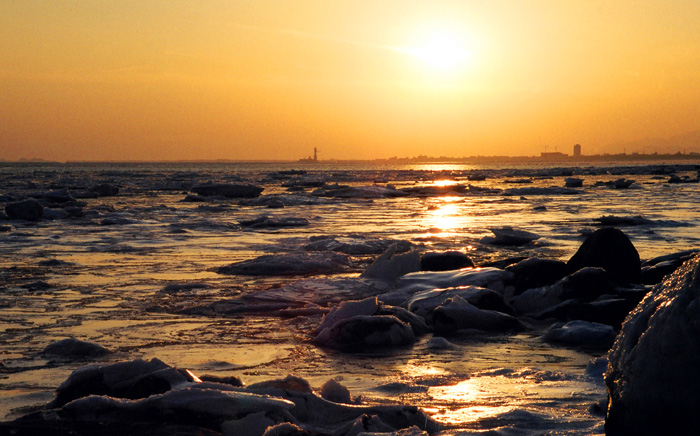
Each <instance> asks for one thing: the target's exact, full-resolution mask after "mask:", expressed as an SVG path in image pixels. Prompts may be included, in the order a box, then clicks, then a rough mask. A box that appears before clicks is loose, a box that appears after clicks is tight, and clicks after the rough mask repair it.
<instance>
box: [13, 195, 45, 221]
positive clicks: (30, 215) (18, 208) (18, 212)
mask: <svg viewBox="0 0 700 436" xmlns="http://www.w3.org/2000/svg"><path fill="white" fill-rule="evenodd" d="M5 213H6V214H7V216H8V218H10V219H20V220H26V221H36V220H38V219H39V218H41V217H42V215H44V206H42V205H41V203H39V202H38V201H37V200H34V199H33V198H30V199H27V200H22V201H15V202H12V203H7V204H6V205H5Z"/></svg>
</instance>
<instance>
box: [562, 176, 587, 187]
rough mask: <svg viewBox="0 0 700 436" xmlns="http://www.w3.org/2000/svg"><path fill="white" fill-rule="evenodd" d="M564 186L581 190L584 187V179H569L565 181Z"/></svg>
mask: <svg viewBox="0 0 700 436" xmlns="http://www.w3.org/2000/svg"><path fill="white" fill-rule="evenodd" d="M564 186H565V187H567V188H580V187H582V186H583V179H579V178H576V177H567V178H565V179H564Z"/></svg>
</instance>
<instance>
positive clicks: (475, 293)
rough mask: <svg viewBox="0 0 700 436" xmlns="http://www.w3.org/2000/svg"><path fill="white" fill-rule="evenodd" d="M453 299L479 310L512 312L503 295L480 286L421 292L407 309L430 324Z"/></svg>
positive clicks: (409, 301) (413, 298)
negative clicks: (459, 299)
mask: <svg viewBox="0 0 700 436" xmlns="http://www.w3.org/2000/svg"><path fill="white" fill-rule="evenodd" d="M453 297H460V298H462V299H464V300H466V301H467V302H469V303H470V304H472V305H474V306H476V307H478V308H479V309H485V310H497V311H500V312H504V313H507V312H510V311H511V309H510V308H509V307H508V306H507V305H506V304H505V302H504V301H503V296H502V295H501V294H499V293H498V292H496V291H493V290H491V289H486V288H480V287H478V286H460V287H456V288H446V289H431V290H428V291H421V292H418V293H416V294H415V295H414V296H413V297H411V298H410V299H409V300H408V303H407V307H408V310H409V311H411V312H413V313H415V314H416V315H418V316H420V317H422V318H424V319H426V320H427V321H428V322H432V315H433V312H434V311H435V309H437V308H438V307H440V306H442V305H443V304H445V303H446V302H447V300H449V299H450V298H453Z"/></svg>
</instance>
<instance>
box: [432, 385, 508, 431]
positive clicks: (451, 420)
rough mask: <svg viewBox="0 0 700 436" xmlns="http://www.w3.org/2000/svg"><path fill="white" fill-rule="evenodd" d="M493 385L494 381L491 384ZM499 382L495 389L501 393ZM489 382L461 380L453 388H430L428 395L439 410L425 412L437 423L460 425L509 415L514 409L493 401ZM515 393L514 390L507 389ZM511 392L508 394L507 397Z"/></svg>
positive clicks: (494, 399)
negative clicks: (505, 414) (504, 414)
mask: <svg viewBox="0 0 700 436" xmlns="http://www.w3.org/2000/svg"><path fill="white" fill-rule="evenodd" d="M491 381H494V380H491ZM502 382H503V380H499V382H497V384H498V385H499V386H498V389H503V388H504V387H505V386H503V385H502ZM490 384H491V383H490V381H489V380H486V379H483V378H478V379H468V380H463V381H461V382H459V383H457V384H455V385H449V386H434V387H431V388H429V389H428V395H429V396H430V397H431V398H432V399H433V401H434V403H435V404H438V405H440V406H441V407H436V408H430V409H426V410H427V411H428V413H431V414H432V417H433V418H434V419H436V420H437V421H440V422H443V423H446V424H464V423H469V422H475V421H478V420H481V419H485V418H492V417H495V416H498V415H500V414H503V413H506V412H509V411H511V410H513V409H514V408H515V407H514V405H513V403H511V402H508V403H510V404H504V403H506V401H505V400H504V399H501V400H499V399H498V398H494V395H495V394H497V391H498V389H497V387H496V386H489V385H490ZM510 388H511V390H512V391H517V390H518V387H517V386H510ZM513 393H514V392H510V395H508V396H511V395H512V394H513Z"/></svg>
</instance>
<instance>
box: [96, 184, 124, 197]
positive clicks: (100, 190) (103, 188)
mask: <svg viewBox="0 0 700 436" xmlns="http://www.w3.org/2000/svg"><path fill="white" fill-rule="evenodd" d="M90 191H92V192H94V193H96V194H97V195H98V196H100V197H113V196H115V195H117V194H119V187H117V186H114V185H111V184H109V183H100V184H99V185H95V186H93V187H91V188H90Z"/></svg>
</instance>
